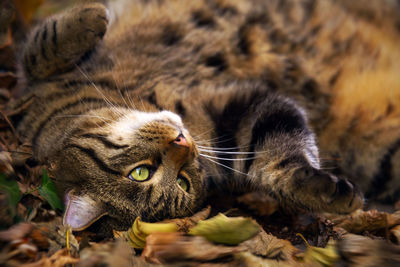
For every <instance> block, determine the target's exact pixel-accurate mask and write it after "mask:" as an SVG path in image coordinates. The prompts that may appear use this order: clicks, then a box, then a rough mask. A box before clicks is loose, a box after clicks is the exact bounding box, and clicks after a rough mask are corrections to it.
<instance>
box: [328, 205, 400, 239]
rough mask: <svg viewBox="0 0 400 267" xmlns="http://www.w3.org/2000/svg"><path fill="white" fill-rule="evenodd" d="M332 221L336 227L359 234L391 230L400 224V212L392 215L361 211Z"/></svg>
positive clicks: (334, 217) (333, 218) (334, 218)
mask: <svg viewBox="0 0 400 267" xmlns="http://www.w3.org/2000/svg"><path fill="white" fill-rule="evenodd" d="M330 220H331V221H332V223H333V224H334V225H335V226H336V227H340V228H343V229H345V230H346V231H348V232H350V233H355V234H358V233H362V232H365V231H369V232H373V231H377V230H380V229H385V228H391V227H393V226H395V225H398V224H400V212H395V213H393V214H390V213H387V212H380V211H377V210H368V211H363V210H361V209H359V210H356V211H355V212H353V213H351V214H349V215H337V216H333V217H331V218H330Z"/></svg>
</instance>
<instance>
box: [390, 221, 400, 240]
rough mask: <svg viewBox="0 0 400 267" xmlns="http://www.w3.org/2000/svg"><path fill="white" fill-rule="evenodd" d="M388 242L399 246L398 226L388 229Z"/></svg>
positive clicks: (399, 232) (399, 229) (399, 226)
mask: <svg viewBox="0 0 400 267" xmlns="http://www.w3.org/2000/svg"><path fill="white" fill-rule="evenodd" d="M390 240H391V241H392V242H393V243H395V244H397V245H400V225H397V226H395V227H393V228H392V229H390Z"/></svg>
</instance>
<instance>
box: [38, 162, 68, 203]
mask: <svg viewBox="0 0 400 267" xmlns="http://www.w3.org/2000/svg"><path fill="white" fill-rule="evenodd" d="M38 190H39V193H40V195H41V196H42V197H44V198H45V199H46V200H47V202H49V204H50V206H51V208H52V209H53V210H56V209H59V210H64V204H63V203H62V201H61V200H60V198H59V197H58V194H57V189H56V186H55V185H54V183H53V182H52V181H51V180H50V178H49V176H48V175H47V171H46V170H45V169H43V175H42V184H41V185H40V186H39V188H38Z"/></svg>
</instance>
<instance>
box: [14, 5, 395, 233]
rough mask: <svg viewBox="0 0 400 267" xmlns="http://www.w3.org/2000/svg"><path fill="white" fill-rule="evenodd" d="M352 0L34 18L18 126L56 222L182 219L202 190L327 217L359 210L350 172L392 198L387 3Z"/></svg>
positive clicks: (372, 193)
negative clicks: (57, 213)
mask: <svg viewBox="0 0 400 267" xmlns="http://www.w3.org/2000/svg"><path fill="white" fill-rule="evenodd" d="M363 3H364V4H362V5H361V4H360V5H359V6H357V5H356V4H354V5H352V4H350V3H346V1H328V0H320V1H318V0H285V1H284V0H280V1H278V0H269V1H266V0H237V1H225V0H201V1H200V0H199V1H185V0H169V1H162V0H159V1H156V0H154V1H151V0H150V1H144V0H142V1H140V0H136V1H111V2H110V3H109V5H108V7H107V8H106V7H105V6H104V5H103V4H101V3H87V4H84V5H82V4H81V5H79V6H76V7H74V8H72V9H71V10H69V11H66V12H64V13H63V14H60V15H57V16H54V17H51V18H49V19H48V20H47V21H45V22H44V23H42V24H41V25H40V26H38V27H37V28H36V29H35V30H33V32H32V33H31V35H30V36H29V38H28V39H27V42H26V45H25V47H24V49H23V51H22V52H21V60H20V61H21V70H22V73H23V74H24V77H25V79H24V81H25V94H24V96H23V97H22V100H21V105H29V109H28V111H27V112H26V114H25V115H24V117H23V119H22V120H21V121H20V123H19V125H18V131H19V133H20V134H21V135H22V136H23V137H24V138H26V139H27V140H30V141H31V142H32V145H33V148H34V155H35V157H36V158H37V159H38V160H39V161H40V162H43V163H46V164H48V166H49V168H50V171H51V172H52V175H53V176H54V177H55V179H56V183H57V185H58V187H59V188H60V191H61V192H63V194H64V195H65V203H66V211H65V214H64V223H65V224H69V225H71V226H72V228H73V229H75V230H81V229H85V228H86V227H88V226H89V225H91V224H92V223H93V222H95V221H97V220H99V221H98V222H99V223H100V224H101V225H103V226H104V227H105V228H107V229H110V228H113V229H125V228H127V227H128V226H129V225H131V223H132V221H133V220H134V218H135V217H136V216H140V217H141V218H142V219H143V220H148V221H155V220H160V219H163V218H172V217H182V216H187V215H190V214H192V213H193V212H195V211H196V209H198V208H199V207H200V205H201V204H202V203H203V201H204V199H206V197H207V194H208V193H209V192H211V191H215V190H220V192H227V191H229V192H245V191H250V190H258V191H262V192H265V194H270V195H272V196H273V197H275V198H276V199H277V200H278V201H279V203H280V204H281V206H282V207H283V208H284V209H287V210H308V211H316V212H319V211H326V212H335V213H348V212H351V211H353V210H355V209H357V208H360V207H362V206H363V201H364V199H363V196H362V194H361V192H360V191H359V190H358V189H357V187H355V186H354V183H358V184H359V186H360V188H361V189H362V190H361V191H363V192H364V193H366V196H367V197H369V198H376V199H387V198H392V199H393V198H396V197H398V195H399V192H400V186H399V185H400V161H399V159H400V150H399V147H400V141H399V140H400V139H399V137H400V116H399V114H400V113H399V112H400V110H399V105H398V102H399V99H400V79H399V76H398V75H399V70H400V60H399V58H400V51H399V46H398V44H399V43H400V38H399V34H398V33H399V31H398V28H397V29H396V23H398V22H396V21H395V19H396V16H391V14H392V13H395V12H396V9H395V8H398V6H397V4H396V3H392V2H390V1H387V2H382V3H381V4H380V5H377V9H374V8H375V6H373V4H372V3H368V1H363ZM390 5H394V6H393V7H392V6H390ZM368 12H369V13H368ZM379 12H381V13H379ZM365 14H367V15H368V14H370V15H369V17H368V16H366V15H365ZM371 14H372V15H371ZM376 14H377V15H376ZM375 15H376V16H375ZM317 143H318V146H319V147H320V149H321V151H322V155H323V158H324V162H323V164H322V165H323V166H328V167H332V168H333V170H332V172H333V173H330V172H327V171H326V170H324V168H321V162H320V157H319V149H318V148H317ZM325 161H326V163H325ZM344 177H349V178H350V180H351V181H349V180H347V179H346V178H344Z"/></svg>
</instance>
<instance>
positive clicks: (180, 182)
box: [176, 176, 189, 192]
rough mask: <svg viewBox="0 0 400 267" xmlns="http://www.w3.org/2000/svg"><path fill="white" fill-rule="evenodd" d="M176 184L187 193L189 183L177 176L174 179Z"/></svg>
mask: <svg viewBox="0 0 400 267" xmlns="http://www.w3.org/2000/svg"><path fill="white" fill-rule="evenodd" d="M176 182H177V184H178V185H179V186H180V187H181V188H182V189H183V190H184V191H186V192H188V191H189V182H188V180H187V179H186V178H184V177H182V176H178V178H177V179H176Z"/></svg>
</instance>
